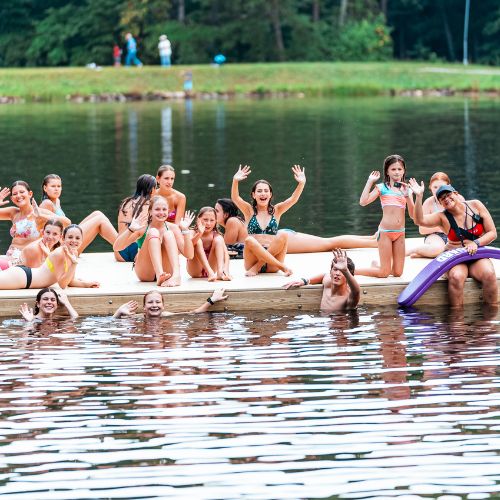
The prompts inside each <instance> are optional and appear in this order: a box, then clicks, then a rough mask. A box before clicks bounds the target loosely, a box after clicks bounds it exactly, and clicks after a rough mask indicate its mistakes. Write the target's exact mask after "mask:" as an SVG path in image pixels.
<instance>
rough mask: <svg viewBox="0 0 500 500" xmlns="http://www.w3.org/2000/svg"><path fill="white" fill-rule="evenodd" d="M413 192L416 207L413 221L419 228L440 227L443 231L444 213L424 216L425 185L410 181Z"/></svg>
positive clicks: (413, 180)
mask: <svg viewBox="0 0 500 500" xmlns="http://www.w3.org/2000/svg"><path fill="white" fill-rule="evenodd" d="M409 184H410V188H411V190H412V191H413V192H414V193H415V207H414V210H413V221H414V222H415V224H416V225H417V226H424V227H439V228H440V229H441V230H442V231H444V228H443V224H442V221H443V214H442V212H436V213H433V214H426V215H424V211H423V209H422V198H423V196H424V190H425V188H424V183H423V182H421V183H420V184H419V183H418V182H417V181H416V180H415V179H413V178H412V179H410V181H409Z"/></svg>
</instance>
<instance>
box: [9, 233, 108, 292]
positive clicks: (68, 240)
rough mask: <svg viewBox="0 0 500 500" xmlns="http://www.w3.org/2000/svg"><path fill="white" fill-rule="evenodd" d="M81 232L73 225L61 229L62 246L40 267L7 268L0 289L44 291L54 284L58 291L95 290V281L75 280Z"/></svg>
mask: <svg viewBox="0 0 500 500" xmlns="http://www.w3.org/2000/svg"><path fill="white" fill-rule="evenodd" d="M82 240H83V235H82V230H81V228H80V227H79V226H77V225H76V224H71V225H69V226H68V227H66V228H65V229H64V232H63V244H62V245H61V246H60V247H59V248H56V249H55V250H54V251H52V252H51V253H50V254H49V255H48V257H47V258H46V259H45V261H44V263H43V264H42V265H41V266H40V267H35V268H33V269H32V268H30V267H28V266H24V265H17V266H14V267H9V268H8V269H6V270H5V271H1V272H0V290H19V289H22V288H46V287H49V286H52V285H54V284H55V283H57V284H58V285H59V286H60V287H61V288H66V287H67V286H75V287H83V288H96V287H98V286H99V283H97V282H96V281H84V280H80V279H77V278H75V271H76V266H77V264H78V251H79V249H80V247H81V245H82Z"/></svg>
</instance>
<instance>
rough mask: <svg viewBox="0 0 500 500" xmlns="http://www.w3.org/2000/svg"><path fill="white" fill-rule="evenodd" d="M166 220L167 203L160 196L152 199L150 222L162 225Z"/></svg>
mask: <svg viewBox="0 0 500 500" xmlns="http://www.w3.org/2000/svg"><path fill="white" fill-rule="evenodd" d="M167 218H168V203H167V200H165V198H163V197H162V196H157V197H155V198H154V199H153V201H152V205H151V222H157V223H163V222H165V221H166V220H167Z"/></svg>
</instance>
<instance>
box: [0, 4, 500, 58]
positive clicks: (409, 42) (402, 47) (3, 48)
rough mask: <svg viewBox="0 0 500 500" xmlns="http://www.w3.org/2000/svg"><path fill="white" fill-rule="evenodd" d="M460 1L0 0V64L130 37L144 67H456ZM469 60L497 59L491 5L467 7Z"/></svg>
mask: <svg viewBox="0 0 500 500" xmlns="http://www.w3.org/2000/svg"><path fill="white" fill-rule="evenodd" d="M465 4H466V0H2V1H1V2H0V66H3V67H10V66H17V67H19V66H21V67H22V66H80V65H84V64H87V63H90V62H94V63H96V64H100V65H110V64H112V47H113V45H114V44H115V43H117V44H118V45H119V46H123V45H124V35H125V33H127V32H131V33H132V34H133V35H134V36H135V38H136V40H137V42H138V48H139V55H140V58H141V60H142V61H143V62H144V63H145V64H158V60H159V59H158V50H157V44H158V38H159V36H160V35H161V34H163V33H164V34H167V35H168V37H169V39H170V40H171V42H172V47H173V62H174V63H175V64H196V63H200V64H203V63H207V62H209V61H211V60H212V58H213V56H214V55H215V54H217V53H222V54H224V55H225V56H226V58H227V60H228V62H270V61H384V60H391V59H399V60H430V61H439V60H442V61H461V60H462V57H463V31H464V12H465ZM470 5H471V6H470V22H469V23H470V24H469V36H468V47H469V59H470V62H475V63H482V64H492V65H494V64H498V63H500V44H498V43H497V40H498V36H499V32H500V3H499V2H498V0H480V1H479V0H475V1H474V0H472V1H471V2H470Z"/></svg>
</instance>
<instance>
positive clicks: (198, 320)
mask: <svg viewBox="0 0 500 500" xmlns="http://www.w3.org/2000/svg"><path fill="white" fill-rule="evenodd" d="M498 325H499V315H498V310H495V309H484V310H482V309H466V310H465V311H462V312H461V313H455V312H453V313H449V312H448V311H447V310H436V309H433V310H431V311H426V310H417V309H415V310H413V311H409V312H404V313H398V312H396V311H394V310H393V309H380V310H378V311H372V310H365V309H361V310H359V311H358V312H354V313H349V314H336V315H333V316H318V315H300V316H297V315H296V314H295V313H294V312H290V313H289V314H287V313H286V312H284V314H282V315H279V316H274V315H259V314H256V315H252V316H242V315H231V314H213V315H197V316H182V317H174V318H166V319H163V320H159V321H144V320H133V319H126V320H120V321H112V320H111V319H109V318H84V319H81V320H79V321H77V322H75V323H72V322H47V323H42V324H37V325H35V326H34V327H33V328H29V329H27V328H26V327H25V325H23V324H21V323H20V322H19V321H12V320H11V321H5V322H3V323H2V324H1V325H0V349H1V350H2V357H1V358H0V384H1V385H2V389H3V390H2V398H1V399H0V412H1V417H2V418H1V419H0V444H1V445H2V458H1V459H0V474H1V475H0V495H2V498H4V497H5V498H20V499H21V498H36V499H45V498H47V499H49V498H50V499H53V498H60V499H66V498H67V499H70V498H71V499H74V498H82V499H83V498H85V499H88V498H143V497H147V498H170V497H172V498H184V497H186V498H188V497H189V498H193V497H194V498H217V499H224V498H231V499H232V498H243V497H244V498H259V499H260V498H324V497H338V498H368V497H370V498H371V497H377V498H382V497H391V498H394V497H401V498H409V495H410V496H411V498H429V497H433V498H434V497H438V496H440V495H455V497H456V498H479V497H477V496H476V497H474V495H482V498H495V497H496V495H497V493H498V492H499V490H500V485H499V480H498V467H499V459H498V455H497V454H496V452H497V450H498V444H499V440H498V437H497V434H498V432H497V431H498V429H497V427H498V424H497V420H496V417H497V414H498V388H499V381H498V375H497V370H498V364H499V360H500V356H499V354H498V352H499V350H498V346H499V336H498Z"/></svg>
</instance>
